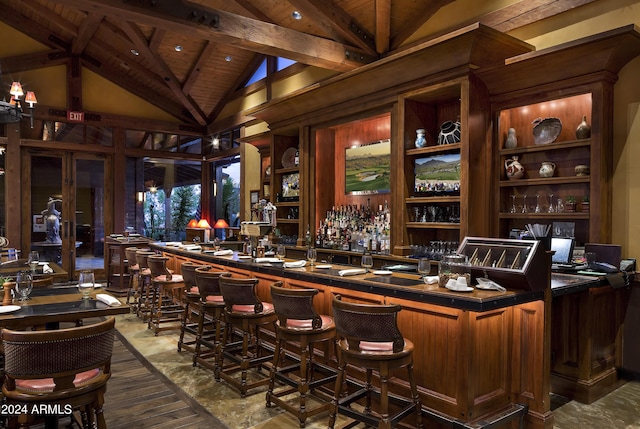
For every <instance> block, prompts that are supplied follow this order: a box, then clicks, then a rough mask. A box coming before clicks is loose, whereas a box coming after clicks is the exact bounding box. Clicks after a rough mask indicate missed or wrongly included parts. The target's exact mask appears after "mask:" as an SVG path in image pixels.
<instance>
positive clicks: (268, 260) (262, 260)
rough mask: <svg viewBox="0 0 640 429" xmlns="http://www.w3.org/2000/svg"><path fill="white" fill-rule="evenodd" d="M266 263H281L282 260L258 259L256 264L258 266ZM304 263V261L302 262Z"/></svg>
mask: <svg viewBox="0 0 640 429" xmlns="http://www.w3.org/2000/svg"><path fill="white" fill-rule="evenodd" d="M265 262H280V259H278V258H256V263H257V264H263V263H265ZM302 262H304V261H302Z"/></svg>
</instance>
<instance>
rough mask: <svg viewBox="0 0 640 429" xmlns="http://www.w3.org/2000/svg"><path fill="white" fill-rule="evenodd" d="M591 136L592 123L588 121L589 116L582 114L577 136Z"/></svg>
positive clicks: (579, 137) (578, 137)
mask: <svg viewBox="0 0 640 429" xmlns="http://www.w3.org/2000/svg"><path fill="white" fill-rule="evenodd" d="M590 137H591V125H589V124H588V123H587V116H586V115H583V116H582V122H580V125H578V128H576V138H577V139H588V138H590Z"/></svg>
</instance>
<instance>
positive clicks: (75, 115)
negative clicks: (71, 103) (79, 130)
mask: <svg viewBox="0 0 640 429" xmlns="http://www.w3.org/2000/svg"><path fill="white" fill-rule="evenodd" d="M67 120H68V121H69V122H84V112H71V111H68V112H67Z"/></svg>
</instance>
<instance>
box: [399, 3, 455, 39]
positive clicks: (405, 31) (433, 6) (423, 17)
mask: <svg viewBox="0 0 640 429" xmlns="http://www.w3.org/2000/svg"><path fill="white" fill-rule="evenodd" d="M453 2H454V0H433V1H429V2H426V4H424V9H423V10H422V12H419V13H416V15H415V17H414V18H413V19H412V20H411V21H409V22H407V23H406V24H405V25H404V26H403V27H402V29H400V31H398V34H396V35H395V36H394V37H393V39H392V40H391V46H390V48H389V49H390V50H393V49H397V48H398V47H399V46H400V45H402V44H403V43H404V42H405V40H407V39H408V38H409V37H411V35H413V33H415V32H416V31H418V29H419V28H420V27H422V26H423V25H424V23H425V22H427V21H428V20H429V19H431V17H432V16H433V15H435V13H436V12H437V11H438V10H440V8H442V7H444V6H446V5H448V4H449V3H453ZM461 27H463V26H461Z"/></svg>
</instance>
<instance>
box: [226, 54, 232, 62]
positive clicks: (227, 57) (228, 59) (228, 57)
mask: <svg viewBox="0 0 640 429" xmlns="http://www.w3.org/2000/svg"><path fill="white" fill-rule="evenodd" d="M232 59H233V57H232V56H231V55H227V56H226V57H224V60H225V61H227V62H229V61H231V60H232Z"/></svg>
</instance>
